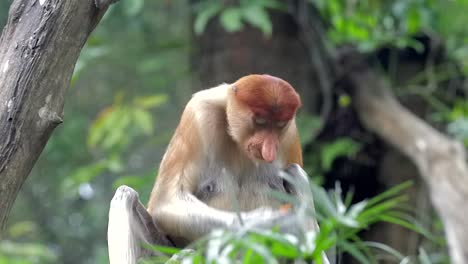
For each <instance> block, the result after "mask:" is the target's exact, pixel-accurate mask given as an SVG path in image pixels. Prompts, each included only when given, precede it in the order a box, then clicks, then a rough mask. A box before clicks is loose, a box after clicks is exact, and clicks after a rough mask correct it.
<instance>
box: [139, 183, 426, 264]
mask: <svg viewBox="0 0 468 264" xmlns="http://www.w3.org/2000/svg"><path fill="white" fill-rule="evenodd" d="M410 185H411V184H410V183H408V182H407V183H403V184H401V185H398V186H395V187H394V188H392V189H390V190H388V191H386V192H384V193H382V194H380V195H378V196H376V197H374V198H372V199H370V200H365V201H361V202H359V203H357V204H353V205H351V204H350V201H351V198H352V197H351V196H352V194H349V193H348V194H346V195H345V196H344V197H345V200H343V194H342V193H341V188H340V187H339V185H337V187H336V189H335V190H334V191H331V192H329V193H327V192H326V190H324V189H323V188H322V187H319V186H318V185H315V184H312V185H311V189H310V192H311V193H313V194H314V198H315V203H316V206H317V211H316V212H314V211H307V213H306V217H316V218H317V219H318V220H319V222H320V226H321V229H320V231H319V232H318V233H316V232H306V233H304V234H303V235H302V236H295V235H292V234H282V233H278V232H277V231H275V230H261V229H257V228H255V227H254V226H248V225H246V226H244V227H243V228H241V229H240V230H239V231H228V230H215V231H213V232H212V233H211V234H210V235H208V236H207V237H205V238H202V239H200V240H199V241H196V242H194V244H193V245H192V246H191V247H192V248H194V250H189V251H187V250H185V251H182V252H179V251H177V252H175V251H174V249H168V248H165V247H158V246H154V247H152V248H153V249H154V250H156V251H159V252H161V253H165V254H167V257H166V258H161V257H159V258H157V259H153V260H152V261H150V260H145V261H144V262H143V263H161V262H165V261H167V260H169V259H170V258H171V257H172V259H171V261H169V262H168V263H238V262H240V263H288V261H292V260H294V261H298V260H305V261H314V262H315V263H322V260H321V254H322V253H321V252H323V251H327V250H331V249H335V248H336V250H337V251H338V252H342V251H343V252H347V253H349V254H350V255H352V256H353V257H354V258H356V259H357V260H359V262H360V263H378V259H377V258H376V255H375V254H374V253H373V249H375V248H376V249H380V250H382V251H385V252H386V253H387V254H388V255H389V256H390V257H391V258H393V259H395V261H403V259H405V257H404V256H402V255H401V254H400V253H398V252H397V251H395V250H393V249H391V248H390V247H388V246H386V245H383V244H380V243H376V242H363V241H361V240H360V238H359V237H358V236H357V234H358V233H359V232H360V231H361V230H364V229H367V228H368V227H369V226H371V225H372V224H374V223H376V222H379V221H388V222H391V223H394V224H398V225H404V226H406V227H408V228H411V229H413V230H415V231H417V232H420V233H424V234H425V233H427V231H426V230H424V229H422V228H421V227H420V226H419V225H418V224H417V223H413V222H409V221H407V220H406V219H405V218H404V217H402V216H404V215H406V214H407V213H406V212H404V211H403V210H402V204H404V201H406V200H407V197H406V196H405V195H404V194H402V191H403V190H405V189H406V188H408V187H409V186H410ZM290 199H291V198H290ZM174 253H176V254H175V256H172V254H174ZM330 257H335V256H333V255H330ZM408 259H409V257H408Z"/></svg>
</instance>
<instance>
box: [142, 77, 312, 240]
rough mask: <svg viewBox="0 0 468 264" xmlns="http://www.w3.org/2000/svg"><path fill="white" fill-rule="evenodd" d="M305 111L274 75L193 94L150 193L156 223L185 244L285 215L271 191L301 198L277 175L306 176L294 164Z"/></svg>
mask: <svg viewBox="0 0 468 264" xmlns="http://www.w3.org/2000/svg"><path fill="white" fill-rule="evenodd" d="M300 105H301V101H300V97H299V95H298V94H297V93H296V91H295V90H294V89H293V87H292V86H291V85H290V84H289V83H287V82H286V81H284V80H282V79H280V78H276V77H273V76H270V75H248V76H245V77H242V78H241V79H239V80H237V81H236V82H235V83H233V84H222V85H220V86H217V87H215V88H211V89H207V90H203V91H200V92H198V93H196V94H194V95H193V97H192V99H191V100H190V101H189V102H188V104H187V106H186V107H185V110H184V112H183V114H182V117H181V120H180V124H179V126H178V127H177V129H176V131H175V134H174V136H173V138H172V140H171V142H170V144H169V146H168V149H167V151H166V154H165V155H164V157H163V160H162V162H161V165H160V169H159V175H158V177H157V179H156V183H155V186H154V188H153V191H152V193H151V197H150V201H149V205H148V212H149V213H150V215H151V216H152V218H153V220H154V221H155V223H156V225H157V226H159V227H160V228H161V229H162V230H163V231H164V233H165V234H167V235H168V236H169V238H170V239H171V240H172V241H174V242H175V244H176V245H178V246H181V245H185V244H186V243H188V242H191V241H193V240H195V239H197V238H199V237H201V236H203V235H205V234H207V233H208V232H209V231H211V230H212V229H214V228H219V227H225V228H230V227H233V228H235V227H238V226H240V225H241V223H242V220H243V221H244V222H249V221H251V220H252V221H253V220H256V219H262V220H264V222H265V223H267V222H269V221H271V222H272V223H273V222H275V220H278V219H279V218H281V217H282V216H284V213H281V210H279V207H280V202H278V201H277V200H276V199H274V198H273V197H272V196H271V192H272V190H275V191H281V192H285V193H291V194H293V195H296V196H300V194H299V192H298V191H297V190H294V188H293V187H292V186H291V185H288V184H287V183H286V182H285V180H284V179H283V178H282V177H280V176H279V173H280V172H281V171H282V170H286V172H287V173H289V174H290V175H293V176H294V175H298V174H299V175H302V176H301V177H304V174H303V173H302V171H301V169H300V167H299V166H298V165H293V164H299V165H301V166H302V153H301V146H300V142H299V135H298V131H297V128H296V123H295V115H296V111H297V109H298V108H299V107H300ZM290 165H293V166H290ZM302 180H304V179H302ZM305 181H307V180H306V179H305ZM258 208H260V209H258ZM254 209H256V210H254ZM238 210H239V211H240V214H238V213H236V211H238ZM239 215H240V216H241V218H242V220H240V219H239ZM315 225H316V224H314V226H315Z"/></svg>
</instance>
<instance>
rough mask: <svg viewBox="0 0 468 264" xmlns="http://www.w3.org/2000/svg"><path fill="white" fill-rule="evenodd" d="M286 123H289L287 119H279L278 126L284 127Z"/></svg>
mask: <svg viewBox="0 0 468 264" xmlns="http://www.w3.org/2000/svg"><path fill="white" fill-rule="evenodd" d="M286 124H287V122H286V121H279V122H277V123H276V126H277V127H284V126H285V125H286Z"/></svg>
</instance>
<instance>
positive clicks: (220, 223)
mask: <svg viewBox="0 0 468 264" xmlns="http://www.w3.org/2000/svg"><path fill="white" fill-rule="evenodd" d="M154 215H155V217H153V219H155V221H156V223H157V224H158V225H159V226H161V228H162V229H163V230H164V231H165V232H166V233H167V234H171V237H181V238H184V239H186V240H188V241H194V240H196V239H197V238H200V237H202V236H203V235H206V234H208V233H209V232H210V231H212V230H214V229H216V228H228V229H234V230H235V229H238V228H239V227H241V225H242V223H252V222H256V223H270V224H271V223H273V222H275V220H276V219H279V218H281V217H282V215H284V213H281V212H280V211H277V210H273V209H270V208H259V209H257V210H254V211H249V212H239V213H237V212H232V211H224V210H218V209H215V208H213V207H210V206H208V205H206V204H205V203H203V202H202V201H200V200H199V199H198V198H196V197H195V196H194V195H192V194H190V193H187V192H183V193H182V192H181V193H179V194H177V195H176V196H174V197H173V198H172V199H170V201H169V202H168V203H166V204H165V205H163V206H161V207H159V208H158V209H157V210H156V211H155V212H154ZM241 219H242V220H241Z"/></svg>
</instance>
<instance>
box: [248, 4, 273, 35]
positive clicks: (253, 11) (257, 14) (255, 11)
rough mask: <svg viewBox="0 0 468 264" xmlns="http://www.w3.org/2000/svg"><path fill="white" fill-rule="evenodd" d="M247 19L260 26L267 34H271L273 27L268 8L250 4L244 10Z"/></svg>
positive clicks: (255, 25)
mask: <svg viewBox="0 0 468 264" xmlns="http://www.w3.org/2000/svg"><path fill="white" fill-rule="evenodd" d="M242 16H243V17H244V19H245V21H247V22H248V23H250V24H251V25H252V26H254V27H257V28H259V29H260V30H261V31H262V32H263V34H265V35H266V36H271V34H272V32H273V29H272V27H273V26H272V24H271V20H270V17H269V16H268V12H267V11H266V9H264V8H262V7H258V6H250V7H247V8H245V9H243V10H242Z"/></svg>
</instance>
